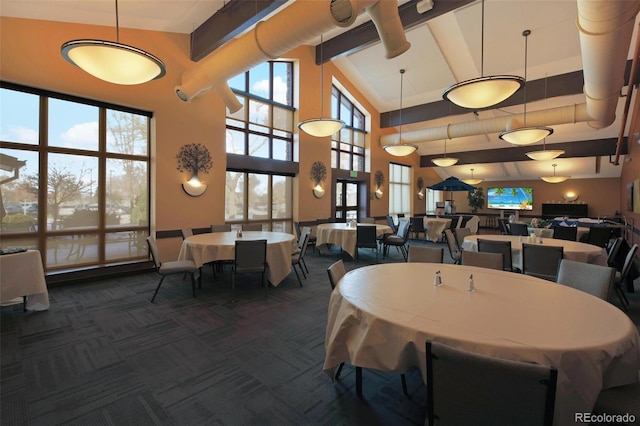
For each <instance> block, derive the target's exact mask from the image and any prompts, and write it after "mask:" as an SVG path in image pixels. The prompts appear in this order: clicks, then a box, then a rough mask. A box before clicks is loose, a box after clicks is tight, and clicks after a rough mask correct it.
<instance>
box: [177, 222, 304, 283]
mask: <svg viewBox="0 0 640 426" xmlns="http://www.w3.org/2000/svg"><path fill="white" fill-rule="evenodd" d="M236 239H237V236H236V232H235V231H234V232H213V233H207V234H199V235H193V236H191V237H187V238H186V239H185V240H184V241H183V242H182V247H181V248H180V254H178V259H179V260H184V259H191V260H193V261H194V262H195V264H196V266H197V267H201V266H202V265H203V264H205V263H208V262H215V261H217V260H233V259H234V258H235V246H236ZM241 239H242V240H267V264H268V268H267V278H268V280H269V282H270V283H271V284H273V285H274V286H277V285H278V284H280V282H281V281H282V280H283V279H285V277H286V276H287V275H289V274H290V273H291V253H293V251H294V250H296V249H297V247H298V246H297V241H296V237H295V236H294V235H292V234H287V233H284V232H268V231H244V232H243V233H242V238H241Z"/></svg>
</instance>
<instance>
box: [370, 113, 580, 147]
mask: <svg viewBox="0 0 640 426" xmlns="http://www.w3.org/2000/svg"><path fill="white" fill-rule="evenodd" d="M512 120H518V121H520V122H522V121H523V120H524V114H515V115H509V116H506V117H498V118H489V119H485V120H477V121H469V122H465V123H457V124H456V123H452V124H447V125H444V126H439V127H431V128H428V129H423V130H414V131H411V132H402V139H403V140H404V141H405V142H407V143H417V142H427V141H438V140H443V139H454V138H462V137H465V136H474V135H484V134H487V133H499V132H501V131H503V130H504V129H505V128H506V127H507V126H508V125H509V123H510V122H511V121H512ZM589 120H591V116H590V115H589V114H588V113H587V105H586V104H578V105H568V106H563V107H558V108H550V109H546V110H540V111H527V126H551V125H554V124H570V123H580V122H584V121H589ZM398 136H399V135H398V134H397V133H395V134H391V135H385V136H382V137H380V144H381V145H382V146H384V145H395V144H398V143H400V140H399V137H398Z"/></svg>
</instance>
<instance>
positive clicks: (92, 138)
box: [60, 121, 98, 149]
mask: <svg viewBox="0 0 640 426" xmlns="http://www.w3.org/2000/svg"><path fill="white" fill-rule="evenodd" d="M60 139H61V140H62V142H64V146H65V147H66V148H82V149H97V147H98V122H97V121H92V122H89V123H80V124H76V125H74V126H73V127H71V128H69V129H68V130H67V131H66V132H64V133H62V134H61V135H60Z"/></svg>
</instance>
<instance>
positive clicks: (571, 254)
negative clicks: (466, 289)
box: [462, 235, 607, 269]
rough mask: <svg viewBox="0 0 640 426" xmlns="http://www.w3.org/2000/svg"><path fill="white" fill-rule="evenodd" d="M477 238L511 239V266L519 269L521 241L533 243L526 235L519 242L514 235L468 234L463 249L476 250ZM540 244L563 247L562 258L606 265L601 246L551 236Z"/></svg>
mask: <svg viewBox="0 0 640 426" xmlns="http://www.w3.org/2000/svg"><path fill="white" fill-rule="evenodd" d="M478 238H480V239H485V240H493V241H511V261H512V263H513V266H515V267H517V268H519V269H522V243H527V244H534V243H529V241H528V237H522V242H521V241H520V239H521V238H520V237H518V236H516V235H470V236H468V237H465V238H464V242H463V243H462V248H463V250H472V251H478ZM535 244H539V243H535ZM542 245H545V246H555V247H563V254H562V257H563V258H564V259H569V260H575V261H577V262H584V263H593V264H595V265H602V266H607V251H606V250H605V249H604V248H602V247H598V246H594V245H592V244H586V243H580V242H578V241H567V240H556V239H553V238H542Z"/></svg>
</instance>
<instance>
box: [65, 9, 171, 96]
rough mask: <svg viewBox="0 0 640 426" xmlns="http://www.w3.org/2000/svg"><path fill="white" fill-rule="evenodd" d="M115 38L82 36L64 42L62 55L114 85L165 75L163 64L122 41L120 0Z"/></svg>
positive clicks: (136, 82) (130, 83)
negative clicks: (108, 39)
mask: <svg viewBox="0 0 640 426" xmlns="http://www.w3.org/2000/svg"><path fill="white" fill-rule="evenodd" d="M115 3H116V41H115V42H113V41H107V40H93V39H81V40H71V41H68V42H66V43H64V44H63V45H62V47H61V48H60V52H61V54H62V57H63V58H64V59H66V60H67V61H68V62H70V63H71V64H72V65H75V66H77V67H79V68H81V69H82V70H84V71H85V72H87V73H89V74H91V75H92V76H94V77H97V78H99V79H101V80H104V81H107V82H109V83H114V84H123V85H134V84H141V83H146V82H148V81H151V80H155V79H158V78H161V77H162V76H164V75H165V74H166V72H167V69H166V67H165V65H164V63H163V62H162V61H161V60H160V59H158V58H156V57H155V56H153V55H152V54H150V53H147V52H145V51H144V50H141V49H138V48H137V47H133V46H128V45H126V44H122V43H120V25H119V22H118V0H116V2H115Z"/></svg>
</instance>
